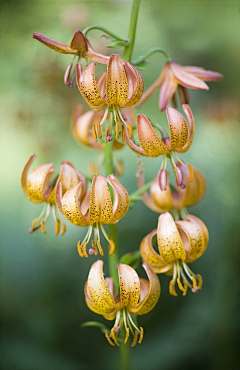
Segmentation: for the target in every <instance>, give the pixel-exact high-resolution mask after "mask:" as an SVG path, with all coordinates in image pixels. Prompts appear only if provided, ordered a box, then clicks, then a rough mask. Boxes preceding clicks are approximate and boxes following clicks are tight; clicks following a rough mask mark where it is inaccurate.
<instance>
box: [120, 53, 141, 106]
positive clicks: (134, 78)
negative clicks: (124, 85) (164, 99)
mask: <svg viewBox="0 0 240 370" xmlns="http://www.w3.org/2000/svg"><path fill="white" fill-rule="evenodd" d="M124 65H125V66H124V67H125V72H126V75H127V80H128V88H129V93H128V99H127V102H126V106H128V107H132V106H133V105H135V104H136V103H137V102H138V101H139V100H140V99H141V97H142V95H143V90H144V81H143V78H142V75H141V73H140V72H139V71H138V70H137V68H135V67H134V66H133V65H132V64H131V63H129V62H128V61H127V60H126V61H125V62H124Z"/></svg>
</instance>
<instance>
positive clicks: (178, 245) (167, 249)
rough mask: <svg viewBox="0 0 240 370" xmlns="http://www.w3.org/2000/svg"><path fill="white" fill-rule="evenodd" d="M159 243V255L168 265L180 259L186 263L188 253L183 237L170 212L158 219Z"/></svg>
mask: <svg viewBox="0 0 240 370" xmlns="http://www.w3.org/2000/svg"><path fill="white" fill-rule="evenodd" d="M157 241H158V249H159V253H160V255H161V256H162V258H163V259H164V260H165V262H166V263H171V262H173V261H176V260H178V259H181V260H182V261H185V259H186V252H185V249H184V245H183V242H182V239H181V236H180V234H179V231H178V229H177V226H176V224H175V222H174V220H173V218H172V216H171V215H170V213H168V212H166V213H164V214H163V215H161V216H159V218H158V228H157Z"/></svg>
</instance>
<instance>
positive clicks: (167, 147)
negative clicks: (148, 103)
mask: <svg viewBox="0 0 240 370" xmlns="http://www.w3.org/2000/svg"><path fill="white" fill-rule="evenodd" d="M182 108H183V110H184V112H185V114H186V116H187V119H188V123H189V128H188V125H187V122H186V120H185V118H184V116H183V115H182V114H181V113H180V112H178V111H177V110H176V109H174V108H171V107H170V106H168V107H167V110H166V113H167V119H168V124H169V129H170V137H169V136H168V134H167V133H166V131H165V130H163V128H162V127H161V126H159V125H155V127H156V129H158V130H159V131H160V133H161V136H162V139H160V137H159V136H158V135H157V133H156V131H155V130H154V128H153V126H152V125H151V123H150V122H149V120H148V119H147V117H146V116H145V115H144V114H138V116H137V131H138V138H139V142H140V144H141V147H139V146H138V145H136V144H135V143H134V142H133V141H132V140H131V139H130V137H129V135H128V132H127V130H126V142H127V144H128V146H129V147H130V148H131V149H132V150H133V151H134V152H135V153H137V154H139V155H142V156H147V157H158V156H160V155H162V156H163V157H162V164H161V168H160V170H164V171H163V172H161V174H163V175H164V174H165V175H166V168H167V158H169V159H170V161H171V165H172V167H173V169H174V171H175V175H176V180H177V185H178V186H181V187H185V185H184V184H183V181H182V173H181V169H180V167H179V166H177V165H176V162H175V160H174V156H173V154H175V156H176V158H177V160H178V161H180V162H181V163H183V162H182V161H181V160H180V159H179V158H178V156H177V155H176V153H185V152H186V151H187V150H188V149H189V148H190V146H191V143H192V140H193V136H194V129H195V124H194V117H193V114H192V111H191V109H190V107H189V106H188V105H187V104H183V106H182ZM190 168H191V167H190Z"/></svg>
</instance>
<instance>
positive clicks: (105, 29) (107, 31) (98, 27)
mask: <svg viewBox="0 0 240 370" xmlns="http://www.w3.org/2000/svg"><path fill="white" fill-rule="evenodd" d="M91 30H99V31H102V32H104V33H106V34H107V35H109V36H111V37H113V38H114V39H116V40H119V41H124V42H127V40H124V39H122V38H121V37H119V36H117V35H115V33H113V32H111V31H109V30H108V29H107V28H105V27H102V26H99V25H98V24H93V25H92V26H88V27H86V28H85V30H84V31H83V33H84V35H85V36H87V34H88V32H89V31H91Z"/></svg>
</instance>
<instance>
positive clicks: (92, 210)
mask: <svg viewBox="0 0 240 370" xmlns="http://www.w3.org/2000/svg"><path fill="white" fill-rule="evenodd" d="M112 217H113V206H112V200H111V195H110V191H109V189H108V185H107V180H106V179H105V177H103V176H101V175H95V176H94V178H93V180H92V187H91V196H90V206H89V222H90V224H91V225H93V224H94V223H95V222H100V223H102V224H109V223H110V221H111V219H112Z"/></svg>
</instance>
